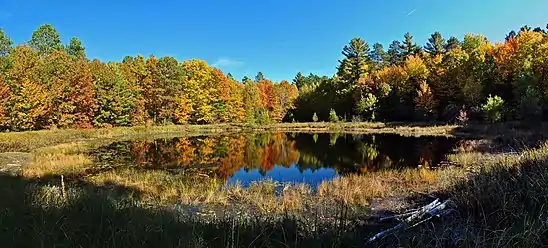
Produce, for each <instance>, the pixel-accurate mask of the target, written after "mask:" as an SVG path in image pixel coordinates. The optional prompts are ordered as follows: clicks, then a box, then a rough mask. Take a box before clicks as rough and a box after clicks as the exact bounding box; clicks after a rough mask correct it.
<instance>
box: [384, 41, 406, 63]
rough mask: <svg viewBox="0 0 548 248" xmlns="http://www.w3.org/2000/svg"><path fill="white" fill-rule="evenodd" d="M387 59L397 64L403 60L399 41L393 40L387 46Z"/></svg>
mask: <svg viewBox="0 0 548 248" xmlns="http://www.w3.org/2000/svg"><path fill="white" fill-rule="evenodd" d="M388 60H389V62H390V64H391V65H399V64H400V63H402V62H403V54H402V50H401V43H400V42H399V41H397V40H395V41H393V42H392V43H391V44H390V46H389V47H388Z"/></svg>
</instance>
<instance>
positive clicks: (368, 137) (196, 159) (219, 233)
mask: <svg viewBox="0 0 548 248" xmlns="http://www.w3.org/2000/svg"><path fill="white" fill-rule="evenodd" d="M113 137H114V136H105V137H102V138H95V139H75V140H73V141H72V142H68V143H60V144H56V145H52V146H46V147H42V148H38V149H35V150H33V151H32V152H31V153H29V154H30V155H29V156H30V158H27V160H28V161H27V163H26V164H25V165H24V166H22V167H21V171H20V172H19V174H18V175H15V174H14V175H7V174H0V185H4V187H3V188H2V189H0V191H1V193H2V194H3V195H5V196H6V197H5V199H6V201H3V202H2V203H0V207H2V208H3V209H8V210H9V211H7V212H3V213H2V214H1V215H2V218H1V219H2V223H3V224H5V226H9V227H13V228H12V229H11V230H14V231H9V232H5V233H4V234H2V235H0V239H1V240H8V239H9V240H11V241H10V242H8V243H9V244H13V245H16V246H17V245H23V246H25V245H30V246H34V245H37V244H39V243H40V242H41V244H49V245H60V244H62V245H68V246H74V245H78V244H81V243H89V244H96V245H100V244H99V243H97V242H98V241H99V240H101V239H103V240H104V242H105V243H102V244H106V243H108V244H113V243H117V244H119V245H118V246H137V247H145V246H148V247H150V246H155V245H158V244H161V245H167V246H181V247H226V246H232V247H240V246H245V247H254V246H257V247H262V246H267V247H286V246H288V245H291V246H299V247H307V246H311V245H312V246H320V245H322V244H329V246H341V247H348V246H350V247H357V246H361V245H363V244H364V238H367V237H369V236H370V235H372V234H374V233H376V232H378V231H379V230H382V229H384V228H386V227H387V226H385V225H382V224H378V223H376V222H372V221H371V218H372V216H376V215H379V214H386V213H397V212H402V211H406V210H408V209H411V208H414V207H417V206H419V205H421V204H424V203H425V202H428V201H429V200H430V195H432V194H435V195H437V196H438V197H442V198H448V197H455V196H456V195H457V196H458V195H465V194H467V193H470V192H472V191H474V190H475V189H476V188H477V190H480V189H481V185H482V184H478V185H480V186H473V187H472V188H468V187H470V186H469V185H468V184H467V183H468V182H470V181H474V180H475V179H474V177H476V176H477V175H484V174H488V173H493V172H492V171H495V169H487V170H486V169H485V168H498V167H497V166H499V165H504V166H514V165H515V166H517V165H521V163H524V162H523V161H524V160H523V158H524V157H530V158H531V159H532V160H534V161H537V162H539V161H544V160H543V159H544V158H545V157H548V156H546V155H548V152H547V151H548V147H547V146H545V145H542V143H540V141H539V142H537V144H538V145H537V146H536V148H534V147H531V148H534V149H533V150H520V151H516V150H512V149H507V146H508V144H506V143H505V141H504V140H500V137H498V138H493V139H471V138H459V137H454V136H453V137H446V136H420V137H415V136H400V135H397V134H387V133H382V134H381V133H377V134H357V133H329V132H324V133H307V132H297V133H295V132H267V131H261V132H241V131H236V132H224V133H222V132H221V133H212V134H208V135H198V134H197V135H189V134H180V135H178V134H177V133H167V135H159V136H158V135H153V134H150V135H138V136H135V137H114V138H113ZM497 140H498V141H497ZM6 154H7V155H6ZM3 155H6V156H7V159H8V158H9V156H8V155H10V156H13V157H12V161H9V159H8V160H6V161H2V163H3V164H8V165H9V164H17V163H20V162H21V161H22V160H23V159H22V158H23V157H24V156H23V155H24V154H23V153H20V154H15V153H13V154H11V153H4V154H3ZM15 155H17V156H15ZM504 175H505V174H504ZM492 177H493V178H497V177H501V175H499V174H495V175H494V176H492ZM470 178H471V179H470ZM512 178H515V177H514V176H512ZM481 180H482V181H481V182H482V183H487V184H488V182H489V183H490V181H486V180H485V179H481ZM499 181H501V180H498V181H497V183H498V182H499ZM502 181H504V180H502ZM474 185H476V184H474ZM539 185H540V184H539ZM463 189H467V190H466V191H464V190H463ZM489 190H493V187H488V188H486V189H485V190H484V191H485V192H488V191H489ZM501 191H503V192H506V191H508V189H504V190H501ZM455 192H457V193H455ZM508 192H511V191H508ZM489 194H490V195H493V193H489ZM494 195H496V194H494ZM477 197H478V196H473V197H471V198H473V199H476V198H477ZM491 200H492V199H491ZM455 202H457V205H458V206H459V207H460V208H461V209H463V206H466V204H469V203H463V201H462V199H460V201H459V199H456V201H455ZM464 202H466V201H464ZM470 204H471V203H470ZM481 204H486V203H484V202H481ZM505 206H506V205H505ZM477 207H478V206H475V207H473V208H477ZM484 207H487V206H482V208H484ZM19 219H24V220H26V222H25V221H23V222H21V221H20V220H19ZM128 223H134V224H128ZM451 223H453V224H454V223H456V222H451ZM453 224H451V225H453ZM461 224H462V223H461ZM461 224H459V225H461ZM57 225H61V226H62V228H60V227H57ZM460 228H461V227H460ZM474 228H475V227H474ZM61 229H62V230H61ZM17 230H19V231H17ZM419 230H422V229H419ZM451 230H452V231H451V232H450V233H444V234H443V235H453V234H454V232H459V230H460V229H458V228H457V229H454V230H453V229H451ZM474 230H476V229H473V228H472V227H471V228H470V229H469V230H467V232H468V231H469V232H468V233H466V235H471V234H473V233H475V232H476V231H474ZM540 230H542V229H540ZM453 231H454V232H453ZM105 232H110V234H109V235H111V236H109V237H108V238H106V239H105V238H102V237H103V236H105V235H106V233H105ZM421 232H422V231H421ZM180 233H185V234H180ZM47 235H53V236H51V237H49V238H48V237H46V236H47ZM63 235H68V237H69V238H68V239H62V238H60V237H62V236H63ZM443 235H442V236H443ZM459 235H460V234H459ZM463 235H464V234H463ZM23 236H28V237H34V240H35V241H31V240H29V239H27V240H26V241H25V239H22V237H23ZM423 236H424V233H423ZM426 236H428V235H426ZM426 236H425V237H426ZM464 237H465V236H462V237H461V238H464ZM18 238H19V239H18ZM408 238H409V237H408ZM431 238H432V237H430V236H428V237H427V239H424V240H429V241H425V242H427V243H422V242H423V241H424V240H422V241H421V240H419V241H418V243H416V242H415V241H416V240H415V241H413V239H412V238H411V239H407V241H405V242H403V243H399V241H398V239H392V240H390V239H387V240H388V241H386V240H385V241H382V242H381V243H378V244H379V245H380V244H385V245H388V246H390V245H394V244H406V245H416V246H423V245H425V244H428V245H431V244H433V243H431V242H434V243H436V242H438V241H439V240H435V239H434V240H433V241H432V240H431ZM14 240H20V241H17V242H15V241H14ZM410 240H411V241H410ZM443 240H444V243H440V244H437V246H439V247H445V245H456V244H460V243H459V242H461V241H458V240H457V241H455V242H453V241H451V240H450V237H449V236H444V237H443ZM408 241H409V242H408ZM484 241H485V242H487V240H484ZM37 242H39V243H37ZM140 242H141V243H140ZM394 242H395V243H394ZM406 242H407V243H406ZM448 242H449V243H448ZM482 242H483V241H482ZM480 243H481V242H480ZM113 247H116V246H113Z"/></svg>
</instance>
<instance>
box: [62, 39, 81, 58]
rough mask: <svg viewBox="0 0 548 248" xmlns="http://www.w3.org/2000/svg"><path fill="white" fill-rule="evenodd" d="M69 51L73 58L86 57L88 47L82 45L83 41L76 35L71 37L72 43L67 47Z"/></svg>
mask: <svg viewBox="0 0 548 248" xmlns="http://www.w3.org/2000/svg"><path fill="white" fill-rule="evenodd" d="M65 50H66V51H67V53H68V54H69V55H70V56H71V57H73V58H77V59H79V58H85V57H86V48H85V47H84V46H83V45H82V42H81V41H80V40H79V39H78V38H76V37H74V38H72V39H70V43H69V44H68V46H67V47H66V48H65Z"/></svg>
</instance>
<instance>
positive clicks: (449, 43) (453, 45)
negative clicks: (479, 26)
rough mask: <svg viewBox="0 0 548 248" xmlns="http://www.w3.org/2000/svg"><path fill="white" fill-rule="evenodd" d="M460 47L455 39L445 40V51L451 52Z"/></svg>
mask: <svg viewBox="0 0 548 248" xmlns="http://www.w3.org/2000/svg"><path fill="white" fill-rule="evenodd" d="M458 47H460V41H459V39H457V37H454V36H452V37H451V38H449V40H447V43H446V44H445V51H452V50H455V49H457V48H458Z"/></svg>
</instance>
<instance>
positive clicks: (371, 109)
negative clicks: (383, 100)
mask: <svg viewBox="0 0 548 248" xmlns="http://www.w3.org/2000/svg"><path fill="white" fill-rule="evenodd" d="M377 102H378V100H377V97H375V95H373V94H371V93H367V96H365V97H364V96H361V98H360V100H359V101H358V102H357V103H356V110H357V111H358V113H359V114H360V115H362V116H365V117H366V118H368V119H369V120H371V121H374V120H375V112H376V110H377Z"/></svg>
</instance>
